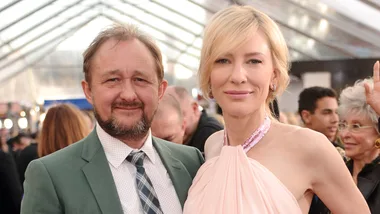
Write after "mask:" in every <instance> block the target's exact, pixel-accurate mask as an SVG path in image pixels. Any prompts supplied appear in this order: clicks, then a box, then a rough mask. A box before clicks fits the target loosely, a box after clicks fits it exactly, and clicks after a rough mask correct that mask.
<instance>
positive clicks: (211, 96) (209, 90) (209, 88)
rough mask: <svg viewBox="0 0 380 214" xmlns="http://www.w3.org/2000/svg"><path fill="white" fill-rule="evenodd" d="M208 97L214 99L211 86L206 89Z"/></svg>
mask: <svg viewBox="0 0 380 214" xmlns="http://www.w3.org/2000/svg"><path fill="white" fill-rule="evenodd" d="M208 97H209V98H211V99H214V96H213V95H212V90H211V86H209V87H208Z"/></svg>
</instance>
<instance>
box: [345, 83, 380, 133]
mask: <svg viewBox="0 0 380 214" xmlns="http://www.w3.org/2000/svg"><path fill="white" fill-rule="evenodd" d="M365 83H367V84H368V85H369V86H370V88H371V89H373V79H372V78H367V79H364V80H358V81H356V82H355V84H354V85H353V86H349V87H347V88H345V89H344V90H343V91H342V92H341V93H340V96H339V108H338V113H339V115H340V117H345V116H346V115H348V114H350V113H352V112H355V113H358V114H360V115H366V116H368V117H369V118H370V119H371V121H372V122H373V124H377V122H378V115H377V114H376V112H375V111H374V110H373V108H372V107H371V106H370V105H368V103H367V100H366V96H365V88H364V84H365ZM375 127H376V129H377V125H375Z"/></svg>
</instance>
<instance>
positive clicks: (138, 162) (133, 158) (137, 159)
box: [127, 151, 145, 167]
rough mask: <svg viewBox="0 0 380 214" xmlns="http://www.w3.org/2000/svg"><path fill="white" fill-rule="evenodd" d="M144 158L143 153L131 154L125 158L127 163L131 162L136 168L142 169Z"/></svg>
mask: <svg viewBox="0 0 380 214" xmlns="http://www.w3.org/2000/svg"><path fill="white" fill-rule="evenodd" d="M144 158H145V153H144V152H143V151H139V152H131V153H130V154H129V155H128V157H127V161H129V162H131V163H132V164H133V165H135V166H136V167H143V162H144Z"/></svg>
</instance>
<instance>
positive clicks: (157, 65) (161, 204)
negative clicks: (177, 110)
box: [21, 26, 203, 214]
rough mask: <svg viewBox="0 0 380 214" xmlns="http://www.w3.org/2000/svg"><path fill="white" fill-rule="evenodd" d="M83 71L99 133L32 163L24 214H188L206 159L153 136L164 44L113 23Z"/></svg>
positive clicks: (162, 86) (95, 43)
mask: <svg viewBox="0 0 380 214" xmlns="http://www.w3.org/2000/svg"><path fill="white" fill-rule="evenodd" d="M83 70H84V73H85V80H84V81H82V88H83V91H84V93H85V95H86V98H87V100H88V101H89V102H90V103H91V104H92V105H93V107H94V114H95V118H96V120H97V125H96V128H95V129H94V131H92V133H90V134H89V136H88V137H86V138H85V139H83V140H81V141H79V142H77V143H74V144H72V145H71V146H68V147H66V148H65V149H62V150H60V151H57V152H56V153H53V154H51V155H48V156H46V157H43V158H41V159H38V160H35V161H33V162H31V164H30V165H29V166H28V169H27V171H26V176H25V183H24V189H25V195H24V199H23V202H22V206H21V210H22V211H21V213H24V214H26V213H49V214H51V213H65V214H69V213H70V214H71V213H81V214H98V213H99V214H100V213H103V214H111V213H112V214H123V213H124V214H126V213H165V214H166V213H169V214H171V213H173V214H174V213H175V214H176V213H182V206H183V204H184V201H185V200H186V197H187V192H188V188H189V187H190V185H191V183H192V179H193V178H194V176H195V174H196V172H197V170H198V168H199V167H200V165H201V164H202V163H203V158H202V156H201V153H200V152H199V151H198V150H196V149H194V148H191V147H186V146H183V145H177V144H174V143H170V142H167V141H164V140H161V139H158V138H154V137H152V136H151V132H150V125H151V121H152V119H153V116H154V113H155V111H156V109H157V106H158V102H159V99H160V98H161V97H162V95H163V94H164V92H165V89H166V87H167V82H166V81H165V80H163V66H162V57H161V53H160V50H159V49H158V47H157V46H156V45H155V43H154V42H153V41H152V40H151V39H150V38H149V37H148V36H147V35H145V34H144V33H143V32H140V31H139V30H138V29H137V28H136V27H134V26H114V27H112V28H109V29H106V30H104V31H103V32H101V33H100V34H99V35H98V36H97V37H96V38H95V40H94V41H93V42H92V44H91V45H90V46H89V48H88V49H87V50H86V51H85V52H84V63H83Z"/></svg>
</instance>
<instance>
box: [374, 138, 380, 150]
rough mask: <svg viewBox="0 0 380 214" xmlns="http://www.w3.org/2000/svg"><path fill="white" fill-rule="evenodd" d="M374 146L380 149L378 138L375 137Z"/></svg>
mask: <svg viewBox="0 0 380 214" xmlns="http://www.w3.org/2000/svg"><path fill="white" fill-rule="evenodd" d="M375 147H376V148H377V149H380V138H377V140H376V141H375Z"/></svg>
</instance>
